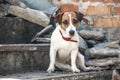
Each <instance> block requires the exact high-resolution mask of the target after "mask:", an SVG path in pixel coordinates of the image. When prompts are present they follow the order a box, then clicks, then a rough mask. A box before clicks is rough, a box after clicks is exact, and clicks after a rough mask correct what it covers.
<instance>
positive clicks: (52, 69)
mask: <svg viewBox="0 0 120 80" xmlns="http://www.w3.org/2000/svg"><path fill="white" fill-rule="evenodd" d="M54 70H55V68H54V67H49V68H48V69H47V72H48V73H52V72H54Z"/></svg>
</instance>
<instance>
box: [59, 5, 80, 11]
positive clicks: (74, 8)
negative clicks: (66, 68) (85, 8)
mask: <svg viewBox="0 0 120 80" xmlns="http://www.w3.org/2000/svg"><path fill="white" fill-rule="evenodd" d="M60 10H61V12H74V11H77V12H78V11H79V8H78V6H77V5H73V4H64V5H61V6H60Z"/></svg>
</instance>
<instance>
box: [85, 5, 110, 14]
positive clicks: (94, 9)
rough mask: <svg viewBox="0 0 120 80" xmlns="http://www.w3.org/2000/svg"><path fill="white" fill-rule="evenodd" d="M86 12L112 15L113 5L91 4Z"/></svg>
mask: <svg viewBox="0 0 120 80" xmlns="http://www.w3.org/2000/svg"><path fill="white" fill-rule="evenodd" d="M85 14H87V15H110V14H112V6H89V7H88V9H87V10H86V12H85Z"/></svg>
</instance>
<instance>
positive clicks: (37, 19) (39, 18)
mask: <svg viewBox="0 0 120 80" xmlns="http://www.w3.org/2000/svg"><path fill="white" fill-rule="evenodd" d="M8 12H9V13H11V14H13V15H15V16H18V17H21V18H23V19H26V20H28V21H30V22H33V23H36V24H39V25H41V26H43V27H46V26H47V25H48V24H49V22H50V20H49V18H48V17H47V16H46V15H45V14H44V13H43V12H42V11H38V10H33V9H30V8H25V9H24V8H21V7H18V6H10V9H9V10H8Z"/></svg>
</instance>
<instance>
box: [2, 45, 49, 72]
mask: <svg viewBox="0 0 120 80" xmlns="http://www.w3.org/2000/svg"><path fill="white" fill-rule="evenodd" d="M48 53H49V44H11V45H1V46H0V74H5V73H14V72H27V71H35V70H37V71H40V70H46V69H47V68H48V65H49V64H48V63H49V54H48Z"/></svg>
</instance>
